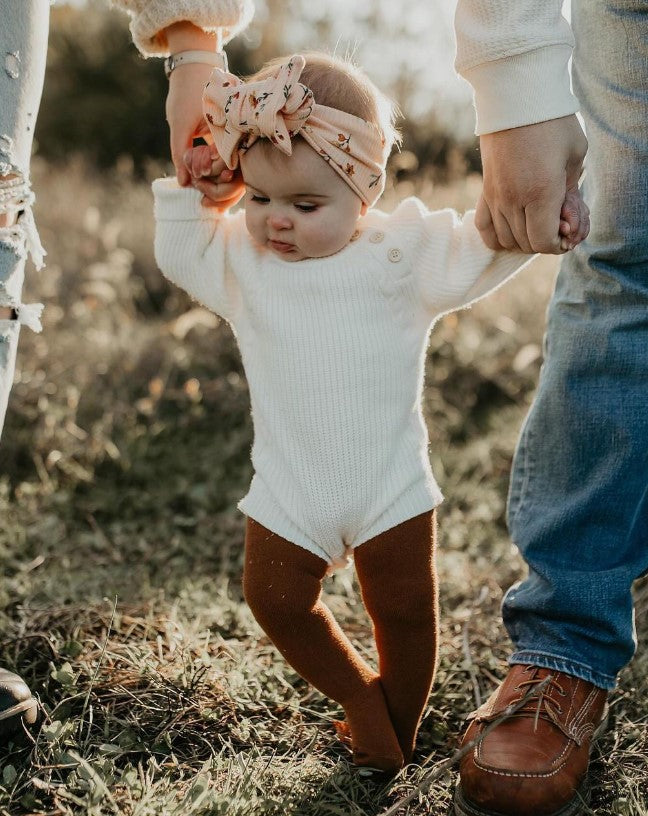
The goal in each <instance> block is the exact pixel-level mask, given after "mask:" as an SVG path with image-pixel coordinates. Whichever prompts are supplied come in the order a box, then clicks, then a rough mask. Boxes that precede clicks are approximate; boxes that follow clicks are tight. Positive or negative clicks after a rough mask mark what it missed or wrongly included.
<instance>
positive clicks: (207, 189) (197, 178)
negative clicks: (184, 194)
mask: <svg viewBox="0 0 648 816" xmlns="http://www.w3.org/2000/svg"><path fill="white" fill-rule="evenodd" d="M183 165H184V168H185V170H186V172H187V174H188V175H189V178H190V180H191V182H190V183H191V184H192V185H193V186H194V187H195V188H196V189H197V190H199V191H200V192H201V193H202V194H203V198H202V201H201V203H202V204H203V206H205V207H214V208H215V209H217V210H218V211H219V212H224V211H225V210H228V209H229V208H230V207H233V206H234V204H236V203H237V202H238V201H240V200H241V198H242V196H243V194H244V193H245V185H244V184H243V179H242V177H241V172H240V170H238V169H237V170H230V169H229V167H227V166H226V165H225V162H224V161H223V160H222V159H221V158H220V156H219V155H218V152H217V151H216V148H215V147H214V145H200V146H199V147H193V148H191V149H190V150H187V151H186V152H185V154H184V156H183Z"/></svg>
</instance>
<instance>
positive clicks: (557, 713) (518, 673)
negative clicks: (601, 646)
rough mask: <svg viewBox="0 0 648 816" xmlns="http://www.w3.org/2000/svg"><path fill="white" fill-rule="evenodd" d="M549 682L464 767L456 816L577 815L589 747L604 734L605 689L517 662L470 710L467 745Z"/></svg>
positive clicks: (469, 756) (471, 754) (464, 761)
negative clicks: (511, 706)
mask: <svg viewBox="0 0 648 816" xmlns="http://www.w3.org/2000/svg"><path fill="white" fill-rule="evenodd" d="M548 676H551V678H552V679H551V680H550V681H549V683H548V684H547V685H546V686H545V687H544V688H543V689H542V690H541V691H540V692H539V693H538V695H536V696H534V697H532V698H530V699H529V701H528V702H527V703H525V705H524V706H523V707H522V708H521V709H520V710H518V711H517V712H516V713H515V714H514V715H513V716H512V717H510V718H509V719H507V720H504V721H503V722H502V723H500V724H499V725H498V726H496V727H495V728H494V729H493V730H492V731H491V732H490V733H489V734H488V735H487V736H486V737H485V738H484V739H483V740H482V741H481V742H480V743H479V744H478V745H476V746H475V748H474V749H473V750H472V751H470V752H469V753H468V754H467V755H466V756H465V757H463V759H462V760H461V764H460V766H459V775H460V782H459V785H458V786H457V790H456V791H455V799H454V812H455V814H456V816H529V814H533V816H577V814H580V813H582V808H583V802H584V800H585V797H586V777H587V766H588V763H589V754H590V748H591V745H592V742H593V740H594V739H596V738H597V737H598V736H599V734H600V733H602V732H603V730H604V726H605V721H606V718H607V704H606V700H607V692H606V691H604V690H603V689H600V688H598V687H597V686H594V685H592V684H591V683H586V682H585V681H584V680H579V679H578V678H576V677H572V676H571V675H569V674H564V673H563V672H558V671H553V670H549V669H542V668H539V667H538V666H525V665H518V666H512V667H511V670H510V672H509V674H508V676H507V677H506V679H505V680H504V682H503V683H502V685H501V686H500V687H499V689H497V691H496V692H495V693H494V694H493V695H492V696H491V697H490V699H489V700H487V701H486V702H485V703H484V705H483V706H481V708H479V709H477V711H475V712H473V714H471V715H470V717H469V719H472V723H471V724H470V726H469V728H468V730H467V731H466V734H465V736H464V738H463V743H462V744H463V745H466V744H467V743H469V742H471V741H472V740H474V739H476V738H477V737H479V735H480V733H481V732H482V731H483V730H484V728H485V727H486V726H487V725H488V723H490V722H492V721H493V720H496V719H497V718H498V717H500V716H501V715H502V712H503V711H504V709H506V707H507V706H509V705H511V704H513V703H516V702H518V701H519V700H521V699H522V697H523V696H524V695H525V694H526V693H527V692H528V691H529V689H531V688H533V687H534V686H537V685H538V684H539V683H541V682H542V681H543V680H544V679H545V678H546V677H548Z"/></svg>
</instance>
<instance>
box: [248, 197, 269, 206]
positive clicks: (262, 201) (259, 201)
mask: <svg viewBox="0 0 648 816" xmlns="http://www.w3.org/2000/svg"><path fill="white" fill-rule="evenodd" d="M250 201H256V203H257V204H267V203H268V201H270V199H269V198H266V197H265V196H260V195H252V196H251V198H250Z"/></svg>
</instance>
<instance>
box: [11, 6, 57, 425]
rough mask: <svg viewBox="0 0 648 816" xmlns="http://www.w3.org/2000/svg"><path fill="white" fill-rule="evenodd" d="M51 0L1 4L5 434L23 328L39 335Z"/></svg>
mask: <svg viewBox="0 0 648 816" xmlns="http://www.w3.org/2000/svg"><path fill="white" fill-rule="evenodd" d="M49 5H50V4H49V0H0V19H1V20H2V23H1V25H0V216H3V215H8V216H9V218H10V221H15V223H10V224H9V226H0V307H6V308H11V309H12V310H13V315H14V316H13V318H12V319H0V432H1V430H2V425H3V422H4V417H5V412H6V408H7V401H8V399H9V392H10V390H11V386H12V383H13V377H14V368H15V362H16V350H17V347H18V335H19V333H20V326H21V324H26V325H28V326H29V327H30V328H32V329H34V330H35V331H40V320H39V318H40V312H41V309H42V306H41V305H40V304H24V303H22V300H21V297H22V285H23V280H24V275H25V260H26V258H27V255H28V254H29V253H31V255H32V258H33V260H34V262H35V263H36V266H40V265H42V261H43V254H44V253H43V250H42V247H41V246H40V241H39V239H38V233H37V232H36V227H35V225H34V220H33V216H32V210H31V205H32V203H33V200H34V197H33V194H32V192H31V187H30V182H29V159H30V154H31V149H32V142H33V138H34V128H35V126H36V117H37V115H38V107H39V104H40V98H41V93H42V89H43V77H44V74H45V59H46V56H47V34H48V27H49Z"/></svg>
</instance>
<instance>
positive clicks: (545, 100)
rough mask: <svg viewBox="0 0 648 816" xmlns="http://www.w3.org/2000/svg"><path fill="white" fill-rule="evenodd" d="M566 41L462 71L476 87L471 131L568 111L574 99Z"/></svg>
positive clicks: (538, 119)
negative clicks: (473, 120)
mask: <svg viewBox="0 0 648 816" xmlns="http://www.w3.org/2000/svg"><path fill="white" fill-rule="evenodd" d="M571 51H572V49H571V46H569V45H549V46H545V47H544V48H537V49H536V50H534V51H527V52H524V53H522V54H516V55H514V56H511V57H504V58H502V59H498V60H493V61H490V62H484V63H481V64H480V65H475V66H474V67H472V68H470V69H464V70H463V71H462V74H463V76H464V77H465V79H467V80H468V82H470V84H471V85H472V86H473V90H474V99H475V110H476V112H477V126H476V128H475V133H476V134H477V135H478V136H481V135H482V134H483V133H494V132H495V131H498V130H508V129H509V128H515V127H521V126H522V125H532V124H535V123H536V122H545V121H546V120H548V119H558V118H560V117H561V116H569V115H570V114H572V113H575V112H576V111H577V110H578V100H577V99H576V97H575V96H574V95H573V94H572V92H571V88H570V82H569V71H568V62H569V58H570V56H571Z"/></svg>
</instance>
